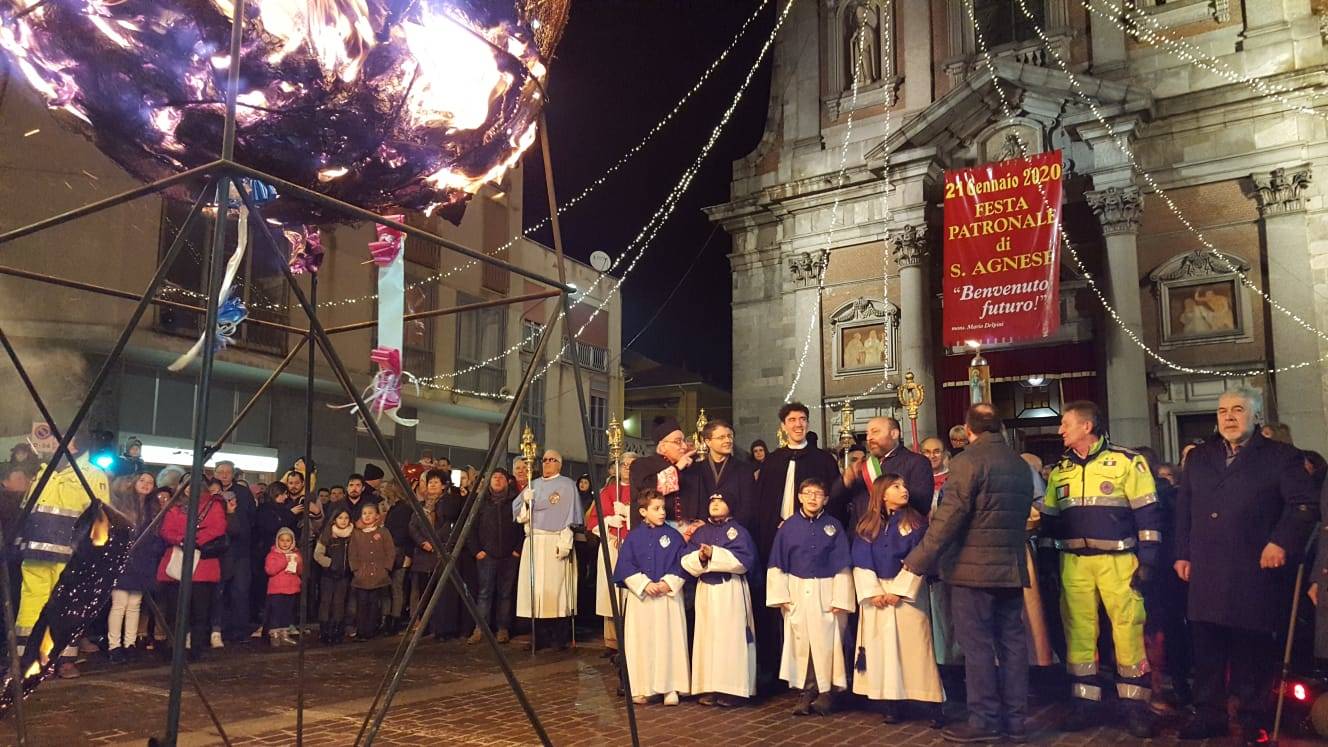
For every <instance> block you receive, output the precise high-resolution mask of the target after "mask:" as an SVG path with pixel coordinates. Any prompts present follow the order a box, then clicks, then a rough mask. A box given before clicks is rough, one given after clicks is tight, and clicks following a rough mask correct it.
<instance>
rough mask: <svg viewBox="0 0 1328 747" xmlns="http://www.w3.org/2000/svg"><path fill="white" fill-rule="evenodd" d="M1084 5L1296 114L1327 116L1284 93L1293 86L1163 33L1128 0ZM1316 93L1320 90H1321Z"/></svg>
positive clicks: (1137, 36) (1132, 33)
mask: <svg viewBox="0 0 1328 747" xmlns="http://www.w3.org/2000/svg"><path fill="white" fill-rule="evenodd" d="M1084 8H1085V9H1086V10H1087V11H1088V12H1089V13H1091V14H1093V15H1095V16H1097V17H1098V18H1101V19H1102V20H1103V21H1105V22H1107V23H1110V24H1111V25H1113V26H1115V27H1116V28H1117V29H1118V30H1120V31H1123V32H1124V33H1125V34H1126V35H1127V36H1130V37H1133V38H1135V39H1138V40H1139V41H1142V42H1145V43H1148V44H1152V45H1154V46H1160V47H1163V48H1165V49H1166V50H1167V51H1168V52H1170V53H1172V54H1173V55H1175V56H1176V57H1177V58H1179V59H1180V60H1182V61H1184V62H1188V63H1189V64H1191V65H1194V66H1195V67H1197V68H1199V69H1201V70H1206V71H1208V72H1210V73H1213V74H1214V75H1217V76H1219V77H1221V78H1223V79H1224V80H1226V81H1227V82H1229V83H1232V84H1239V85H1244V86H1248V87H1249V88H1250V89H1251V90H1253V91H1254V92H1255V93H1257V94H1259V95H1260V96H1262V97H1264V98H1270V99H1273V100H1276V101H1278V102H1279V103H1281V104H1283V105H1284V106H1286V107H1287V108H1288V109H1291V110H1293V111H1295V112H1297V113H1298V114H1306V115H1309V116H1312V117H1320V118H1328V112H1324V111H1320V110H1318V109H1315V108H1313V107H1311V106H1306V105H1304V104H1302V103H1298V102H1296V101H1294V100H1293V99H1292V98H1291V97H1289V96H1287V95H1286V94H1289V93H1294V89H1291V88H1287V87H1286V86H1281V85H1277V84H1273V83H1269V82H1268V81H1267V80H1265V79H1263V78H1259V77H1256V76H1253V75H1244V74H1241V73H1240V72H1239V71H1237V70H1236V69H1235V68H1233V67H1232V66H1231V64H1230V63H1228V62H1226V61H1225V60H1222V59H1219V58H1217V57H1214V56H1212V55H1209V54H1208V53H1206V52H1204V51H1203V50H1201V49H1199V48H1198V47H1196V46H1194V45H1193V44H1191V43H1189V42H1188V41H1186V40H1185V39H1181V38H1179V37H1175V36H1172V35H1171V34H1169V33H1167V31H1166V30H1165V29H1164V28H1163V26H1162V24H1161V23H1160V22H1159V21H1158V20H1157V19H1156V18H1154V17H1153V16H1152V15H1151V14H1149V13H1148V12H1147V11H1145V10H1143V9H1142V8H1139V7H1137V6H1135V5H1134V4H1132V3H1124V4H1121V5H1117V6H1116V7H1114V8H1113V7H1112V6H1110V5H1106V4H1105V3H1104V2H1103V0H1084ZM1122 18H1124V19H1126V20H1128V21H1129V23H1124V22H1122ZM1317 92H1318V93H1324V91H1322V90H1319V91H1317Z"/></svg>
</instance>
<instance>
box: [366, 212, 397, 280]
mask: <svg viewBox="0 0 1328 747" xmlns="http://www.w3.org/2000/svg"><path fill="white" fill-rule="evenodd" d="M383 217H385V218H387V219H388V220H394V221H397V222H398V223H400V222H401V221H402V220H404V219H405V217H406V216H404V215H385V216H383ZM374 228H375V229H376V230H377V232H378V240H377V241H370V242H369V259H370V260H372V261H373V263H374V264H376V265H378V266H379V267H387V266H388V265H390V264H392V262H393V261H394V260H395V259H396V258H397V254H399V253H400V252H401V249H402V247H403V246H405V243H406V242H405V239H406V234H405V233H403V232H401V231H398V230H397V229H395V228H388V227H387V226H377V225H376V226H374Z"/></svg>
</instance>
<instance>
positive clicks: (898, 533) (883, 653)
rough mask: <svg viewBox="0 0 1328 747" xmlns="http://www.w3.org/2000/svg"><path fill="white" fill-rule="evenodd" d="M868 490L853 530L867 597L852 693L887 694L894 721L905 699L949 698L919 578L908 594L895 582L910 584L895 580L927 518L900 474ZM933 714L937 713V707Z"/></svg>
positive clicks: (857, 574)
mask: <svg viewBox="0 0 1328 747" xmlns="http://www.w3.org/2000/svg"><path fill="white" fill-rule="evenodd" d="M870 495H871V500H870V502H869V503H868V504H866V505H865V506H864V509H865V511H863V513H862V515H861V517H860V518H859V519H858V523H857V526H855V527H854V532H853V535H854V536H853V586H854V587H855V589H856V590H857V593H858V599H859V600H860V601H861V602H862V609H861V611H860V612H859V613H858V635H857V644H858V648H857V653H856V654H855V656H854V659H855V661H854V674H853V692H855V693H857V694H858V695H865V696H867V698H868V699H869V700H881V701H885V706H884V711H885V722H886V723H887V724H896V723H899V722H900V720H901V719H902V715H901V713H900V710H899V708H900V701H904V700H917V701H922V702H925V703H935V704H939V703H941V701H943V700H944V699H945V690H944V688H943V687H942V686H941V674H940V671H939V670H938V669H937V668H936V655H935V652H934V651H933V650H932V642H931V620H930V618H928V616H927V601H928V599H927V592H926V589H924V588H921V587H922V584H917V586H918V587H919V588H918V589H916V590H914V591H913V592H912V594H911V595H905V594H904V593H902V592H901V590H898V589H896V587H901V586H907V585H906V584H902V583H895V577H896V576H898V575H899V572H900V570H902V569H903V563H904V558H905V557H907V556H908V554H909V552H910V551H912V550H913V548H914V547H917V546H918V544H919V543H921V542H922V536H923V534H924V533H925V532H926V531H927V520H926V518H925V517H923V515H922V514H921V513H919V512H918V510H917V509H916V508H914V507H912V506H910V505H909V493H908V487H907V486H906V485H905V484H904V478H903V477H902V476H900V475H896V474H889V473H887V474H883V475H881V476H880V477H877V478H876V479H875V480H874V481H873V482H872V486H871V494H870ZM910 596H913V598H909V597H910ZM933 708H934V709H935V708H936V706H933ZM933 715H934V716H938V715H939V709H937V710H936V713H934V714H933Z"/></svg>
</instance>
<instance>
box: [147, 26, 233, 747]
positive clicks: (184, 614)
mask: <svg viewBox="0 0 1328 747" xmlns="http://www.w3.org/2000/svg"><path fill="white" fill-rule="evenodd" d="M244 8H245V0H233V4H232V9H231V49H230V69H229V70H228V71H227V72H228V75H227V78H226V123H225V125H224V126H223V129H222V136H221V158H222V160H223V161H230V160H231V158H233V157H234V156H235V129H236V122H235V105H236V99H237V98H238V97H239V94H240V45H241V42H242V40H243V38H244ZM231 183H232V180H231V177H230V176H229V175H223V176H222V177H221V178H220V179H218V180H217V215H216V218H215V221H214V224H213V231H212V247H211V249H212V251H211V252H209V257H208V260H207V290H206V293H207V314H206V316H205V317H204V321H203V339H204V343H203V361H202V366H201V367H200V369H199V372H198V390H197V391H196V392H195V393H194V464H193V473H192V475H191V478H190V480H189V504H188V506H187V507H186V509H185V517H186V518H185V528H184V547H183V552H184V563H183V568H182V570H181V572H180V596H179V600H178V604H177V605H176V611H175V614H176V619H175V640H174V641H173V642H172V643H173V645H172V650H171V692H170V697H169V700H168V701H167V705H166V745H167V747H175V742H176V739H177V738H178V737H179V733H180V696H181V692H180V690H181V686H182V684H183V677H184V658H185V651H184V642H185V631H186V628H188V623H189V618H190V615H189V593H190V591H191V588H192V586H193V581H194V546H195V544H196V541H197V539H198V500H199V497H200V496H201V495H202V492H203V465H204V464H205V463H206V459H205V458H204V456H203V448H204V447H205V446H207V412H208V404H209V400H210V396H209V395H210V392H209V389H210V388H211V386H212V365H213V363H214V361H215V359H216V351H215V350H214V346H213V344H212V343H213V339H212V338H213V335H215V334H216V329H217V307H218V306H219V305H220V303H221V299H220V298H218V296H219V295H220V294H221V288H220V285H221V280H222V276H223V275H224V272H222V271H221V264H222V258H223V257H225V256H226V220H227V206H228V205H229V203H230V193H231ZM235 191H236V192H237V193H239V194H241V195H243V194H244V189H243V188H242V187H240V186H239V185H238V184H237V185H236V189H235ZM181 233H183V231H182V232H181ZM194 643H197V644H199V645H203V643H204V642H202V641H194Z"/></svg>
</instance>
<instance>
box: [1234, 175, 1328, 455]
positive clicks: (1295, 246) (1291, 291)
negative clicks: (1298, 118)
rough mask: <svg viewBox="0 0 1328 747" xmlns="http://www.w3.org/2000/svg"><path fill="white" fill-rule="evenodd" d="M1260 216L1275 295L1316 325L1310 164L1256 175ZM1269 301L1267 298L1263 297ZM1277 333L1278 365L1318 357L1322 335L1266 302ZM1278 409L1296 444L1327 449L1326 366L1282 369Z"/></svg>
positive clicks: (1275, 394)
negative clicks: (1308, 212) (1309, 217)
mask: <svg viewBox="0 0 1328 747" xmlns="http://www.w3.org/2000/svg"><path fill="white" fill-rule="evenodd" d="M1250 178H1251V179H1252V180H1253V181H1254V187H1255V193H1254V196H1255V199H1256V200H1257V201H1258V203H1259V215H1260V216H1261V217H1262V218H1263V235H1264V251H1265V252H1266V253H1267V254H1268V256H1269V257H1270V259H1271V260H1272V261H1269V262H1268V287H1267V288H1266V289H1265V290H1266V291H1267V292H1268V295H1269V296H1272V298H1273V300H1275V301H1277V303H1278V304H1280V305H1281V306H1283V307H1284V308H1286V309H1288V310H1289V311H1291V313H1293V314H1295V315H1296V316H1298V317H1300V318H1301V319H1302V320H1304V321H1305V322H1306V323H1307V324H1310V325H1311V326H1312V325H1313V324H1314V319H1315V317H1316V315H1315V301H1314V289H1313V285H1312V282H1311V271H1310V248H1309V232H1308V230H1307V229H1308V227H1307V226H1306V223H1305V190H1306V188H1307V187H1309V185H1310V183H1311V180H1312V172H1311V170H1310V165H1309V164H1302V165H1300V166H1293V167H1291V168H1285V169H1273V170H1272V171H1267V172H1262V173H1256V174H1252V175H1251V176H1250ZM1258 302H1259V303H1263V302H1262V299H1259V300H1258ZM1264 313H1265V314H1268V320H1269V322H1270V324H1269V327H1270V328H1271V329H1272V332H1273V344H1272V351H1273V354H1272V360H1271V361H1269V363H1270V364H1271V366H1272V367H1274V368H1276V367H1280V366H1286V365H1293V364H1296V363H1301V362H1304V361H1314V360H1315V359H1317V358H1318V357H1319V337H1318V335H1316V334H1315V333H1314V332H1312V331H1311V330H1309V329H1306V328H1305V327H1304V326H1302V325H1301V324H1300V323H1298V322H1296V320H1294V319H1292V318H1291V317H1290V316H1288V315H1287V314H1286V313H1284V312H1282V311H1279V310H1277V309H1275V308H1273V307H1271V306H1268V305H1266V304H1265V305H1264ZM1272 380H1273V386H1272V389H1273V391H1272V396H1271V397H1269V398H1268V399H1269V400H1270V404H1272V405H1274V407H1272V408H1269V412H1268V413H1266V414H1267V415H1269V416H1270V419H1271V417H1273V416H1275V417H1276V419H1277V420H1278V421H1280V422H1283V423H1286V424H1287V425H1289V426H1291V435H1292V437H1293V438H1294V439H1295V440H1296V443H1298V444H1303V445H1304V446H1305V447H1306V448H1311V449H1313V448H1322V444H1323V443H1324V440H1325V438H1328V428H1325V424H1324V406H1323V403H1324V396H1323V394H1324V392H1323V381H1322V378H1321V374H1320V364H1318V363H1314V364H1312V365H1309V366H1304V367H1301V368H1295V369H1292V370H1290V371H1282V372H1280V373H1277V374H1275V375H1274V376H1273V377H1272Z"/></svg>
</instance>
